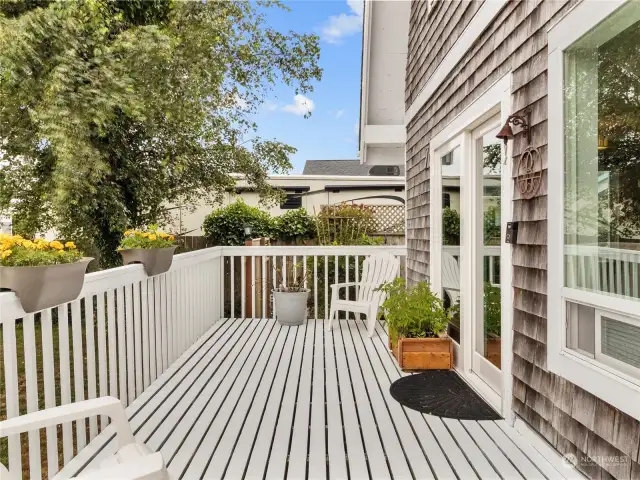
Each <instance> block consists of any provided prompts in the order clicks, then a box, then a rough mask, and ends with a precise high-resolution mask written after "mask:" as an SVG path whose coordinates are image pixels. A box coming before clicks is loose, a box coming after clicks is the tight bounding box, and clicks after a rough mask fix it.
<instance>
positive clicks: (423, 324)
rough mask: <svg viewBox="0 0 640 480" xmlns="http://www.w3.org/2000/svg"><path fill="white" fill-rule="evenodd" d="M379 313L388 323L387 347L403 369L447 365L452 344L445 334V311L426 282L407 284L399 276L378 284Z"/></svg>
mask: <svg viewBox="0 0 640 480" xmlns="http://www.w3.org/2000/svg"><path fill="white" fill-rule="evenodd" d="M379 289H380V290H381V291H383V292H384V293H385V296H386V299H385V301H384V302H383V303H382V308H381V312H380V315H384V318H385V320H386V321H387V325H388V327H389V348H390V349H391V350H392V351H393V354H394V356H395V357H396V360H397V361H398V364H399V366H400V368H402V369H403V370H432V369H450V368H451V366H452V362H453V344H452V343H451V339H450V338H449V337H448V336H447V334H446V328H447V323H448V316H447V312H446V310H445V308H444V306H443V304H442V300H440V299H439V298H438V297H437V296H436V295H435V294H434V293H433V292H432V291H431V289H430V288H429V284H428V283H426V282H420V283H417V284H416V285H414V286H413V287H408V286H407V284H406V282H405V280H404V279H403V278H396V279H395V280H394V281H393V282H389V283H385V284H383V285H382V286H381V287H379Z"/></svg>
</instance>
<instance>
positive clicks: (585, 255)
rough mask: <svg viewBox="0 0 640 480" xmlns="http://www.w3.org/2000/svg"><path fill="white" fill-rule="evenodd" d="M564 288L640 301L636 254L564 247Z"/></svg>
mask: <svg viewBox="0 0 640 480" xmlns="http://www.w3.org/2000/svg"><path fill="white" fill-rule="evenodd" d="M564 252H565V271H566V273H565V276H566V285H567V286H569V287H575V288H586V289H589V290H596V291H601V292H606V293H612V294H614V295H624V296H627V297H632V298H640V250H638V251H635V250H629V249H620V248H610V247H600V246H591V245H566V246H565V247H564Z"/></svg>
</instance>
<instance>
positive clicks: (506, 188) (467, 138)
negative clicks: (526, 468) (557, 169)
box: [429, 72, 514, 425]
mask: <svg viewBox="0 0 640 480" xmlns="http://www.w3.org/2000/svg"><path fill="white" fill-rule="evenodd" d="M511 86H512V74H511V72H509V73H507V74H506V75H504V76H503V77H502V78H500V79H499V80H498V81H497V82H495V83H494V84H493V85H492V86H491V87H489V88H488V89H487V90H486V91H485V92H484V93H483V94H481V95H480V96H479V97H478V98H477V99H476V100H474V101H473V103H471V104H470V105H469V106H468V107H467V108H465V109H464V110H463V111H462V112H460V114H458V115H457V116H456V117H455V118H454V119H453V120H452V121H451V122H449V123H448V124H447V125H446V126H444V127H443V128H442V129H441V130H440V131H439V132H438V133H437V134H436V135H434V136H433V137H432V138H431V140H430V142H429V160H430V161H429V180H430V186H431V193H430V215H429V227H430V229H429V230H430V234H429V242H430V262H429V278H430V282H431V285H432V289H433V291H434V292H435V293H436V295H438V296H441V295H442V279H441V275H440V272H441V268H442V262H441V255H442V215H441V213H439V214H437V215H434V212H442V164H441V162H440V161H438V158H439V157H437V151H438V150H440V149H442V148H443V147H444V146H446V145H447V144H449V143H456V142H454V140H455V139H457V138H460V145H461V148H462V156H461V158H463V159H464V158H471V155H472V153H473V144H472V133H471V132H472V131H473V130H474V129H476V128H477V127H479V126H481V125H482V124H483V123H485V122H486V121H487V120H489V119H491V118H492V117H494V116H495V115H496V114H498V113H499V114H500V121H501V124H503V123H504V122H506V120H507V118H508V117H509V115H510V113H511V105H512V104H511ZM502 155H503V158H507V159H508V161H507V164H506V165H503V167H506V168H505V170H504V171H503V174H502V184H501V187H502V196H503V198H509V199H510V201H508V202H502V203H503V205H502V219H501V222H502V223H503V225H502V230H503V231H504V229H505V228H506V222H507V221H510V219H511V215H512V208H513V207H512V203H513V186H512V183H513V182H512V181H511V179H510V173H509V172H510V171H511V162H512V158H511V148H510V145H509V146H507V148H506V149H505V147H504V146H502ZM467 170H468V166H467V167H466V169H465V165H464V163H463V164H462V165H461V175H464V174H465V173H466V172H467ZM466 177H467V178H468V177H469V175H468V174H467V175H466ZM462 181H463V182H464V180H462ZM469 186H470V185H469ZM469 186H468V187H469ZM465 190H467V193H466V194H465ZM461 194H462V195H461V202H462V205H463V206H466V205H469V203H470V202H471V200H472V198H471V196H470V195H469V192H468V188H467V189H464V188H463V189H462V191H461ZM463 228H465V227H464V225H463ZM470 228H471V226H470V225H469V222H467V229H470ZM465 233H466V234H467V235H465ZM469 234H471V235H472V232H463V238H465V239H467V241H466V242H463V243H465V245H463V246H461V252H462V251H463V249H466V254H467V255H469V254H470V252H471V244H470V243H469V241H468V240H469V239H470V238H473V237H472V236H468V235H469ZM511 250H512V249H511V245H507V244H504V243H502V249H501V262H500V284H501V287H506V288H502V298H501V303H502V308H501V312H502V326H501V332H502V344H501V348H502V352H501V357H502V364H501V367H502V368H501V370H502V392H501V412H500V413H501V414H502V416H503V417H504V418H505V420H506V421H507V423H509V424H510V425H513V422H514V414H513V409H512V404H513V399H512V395H513V385H512V384H513V380H512V378H511V372H512V362H513V351H512V344H513V333H512V325H513V288H512V287H511V285H512V275H513V273H512V272H513V268H512V262H511V260H512V258H511ZM460 278H461V282H463V281H464V282H466V283H468V284H469V285H465V287H466V288H468V290H467V291H469V292H471V291H472V290H471V289H472V285H473V284H472V283H471V275H463V272H462V271H461V275H460ZM465 287H463V288H465ZM466 297H467V301H469V300H470V299H469V298H468V297H470V296H469V295H466ZM463 301H464V299H463ZM467 311H468V310H467ZM466 317H467V320H466V323H470V320H471V319H470V318H469V315H467V316H466ZM460 321H461V325H460V327H461V328H460V348H459V349H456V352H457V353H458V355H457V357H458V358H456V370H458V371H459V372H460V373H461V374H462V375H463V376H464V377H465V378H467V379H468V380H470V381H473V383H474V384H477V381H481V382H483V381H482V380H481V379H480V377H478V376H477V375H475V374H473V373H472V370H471V365H472V358H473V352H474V350H475V349H474V345H473V341H469V340H467V335H470V333H471V330H469V328H473V325H466V324H465V320H464V319H463V318H461V319H460ZM465 332H466V335H465ZM473 377H475V378H473ZM472 379H473V380H472ZM483 383H484V382H483ZM485 385H486V383H485ZM487 387H488V385H487ZM482 390H483V389H479V391H480V393H481V394H482V393H483V392H482ZM483 396H485V397H487V392H485V393H484V394H483ZM487 400H489V401H490V403H492V404H493V403H494V400H495V398H494V399H490V398H487Z"/></svg>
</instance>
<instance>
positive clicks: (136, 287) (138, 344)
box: [133, 281, 149, 399]
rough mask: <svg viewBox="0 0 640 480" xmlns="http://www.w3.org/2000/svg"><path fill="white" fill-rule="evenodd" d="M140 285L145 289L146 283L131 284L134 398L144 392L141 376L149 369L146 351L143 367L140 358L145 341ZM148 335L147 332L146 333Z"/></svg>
mask: <svg viewBox="0 0 640 480" xmlns="http://www.w3.org/2000/svg"><path fill="white" fill-rule="evenodd" d="M141 283H142V284H143V285H144V286H145V288H146V281H143V282H135V283H134V284H133V326H134V336H133V338H134V342H135V362H136V363H135V365H136V394H135V397H134V399H135V398H138V397H139V396H140V395H142V392H143V391H144V389H145V388H146V387H145V386H144V379H143V374H144V373H145V372H148V370H147V369H148V368H149V364H148V359H149V357H148V355H149V353H148V351H149V350H147V357H146V360H147V361H146V362H144V366H143V360H142V356H143V349H144V346H143V345H144V341H145V339H143V333H144V331H143V327H142V309H141V308H140V297H141V294H140V290H141V288H142V287H141ZM145 323H146V322H145ZM147 333H148V332H147ZM145 337H146V341H148V336H147V335H145ZM147 348H148V346H147Z"/></svg>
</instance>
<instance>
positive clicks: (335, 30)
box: [320, 0, 364, 43]
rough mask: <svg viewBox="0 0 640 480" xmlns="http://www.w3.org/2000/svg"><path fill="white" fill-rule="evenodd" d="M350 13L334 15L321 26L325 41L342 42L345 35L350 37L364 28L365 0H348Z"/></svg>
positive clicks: (321, 33)
mask: <svg viewBox="0 0 640 480" xmlns="http://www.w3.org/2000/svg"><path fill="white" fill-rule="evenodd" d="M347 5H348V6H349V9H350V10H351V12H350V13H341V14H340V15H332V16H330V17H329V19H328V20H327V21H326V22H325V23H324V24H323V25H322V26H321V27H320V36H321V37H322V39H323V40H324V41H325V42H329V43H340V41H341V40H342V38H343V37H348V36H350V35H353V34H354V33H358V32H359V31H360V30H362V14H363V12H364V1H363V0H347Z"/></svg>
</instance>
